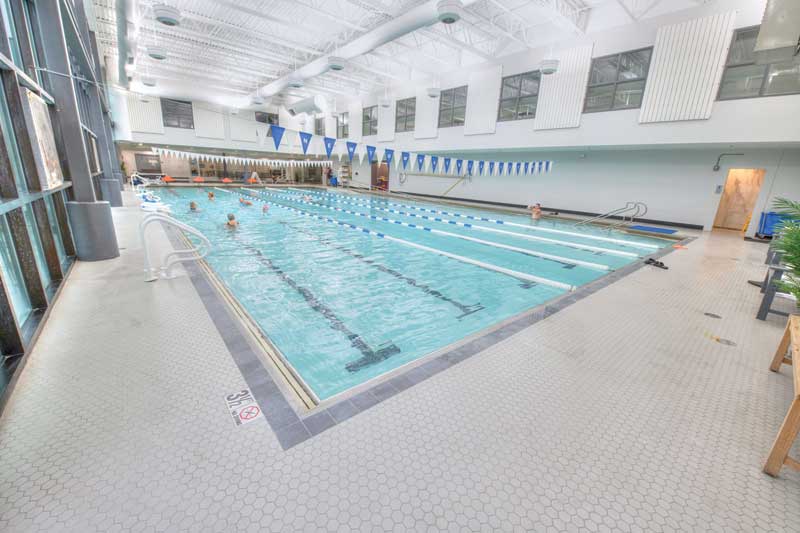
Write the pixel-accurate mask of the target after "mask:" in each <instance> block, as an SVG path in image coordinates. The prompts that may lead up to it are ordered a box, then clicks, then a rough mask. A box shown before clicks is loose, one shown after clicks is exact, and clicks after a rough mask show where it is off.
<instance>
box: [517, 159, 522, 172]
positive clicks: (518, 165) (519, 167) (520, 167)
mask: <svg viewBox="0 0 800 533" xmlns="http://www.w3.org/2000/svg"><path fill="white" fill-rule="evenodd" d="M520 170H522V163H521V162H519V161H517V174H519V171H520Z"/></svg>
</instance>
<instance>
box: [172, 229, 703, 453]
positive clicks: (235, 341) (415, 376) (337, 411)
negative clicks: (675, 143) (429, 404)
mask: <svg viewBox="0 0 800 533" xmlns="http://www.w3.org/2000/svg"><path fill="white" fill-rule="evenodd" d="M167 234H168V236H169V238H170V241H171V242H172V244H173V246H175V247H176V248H182V247H184V242H183V241H182V240H181V239H180V238H179V237H178V235H177V234H176V233H175V230H170V231H167ZM694 240H695V237H689V238H686V239H683V240H681V241H678V242H676V243H675V244H680V245H685V244H688V243H690V242H692V241H694ZM672 251H673V247H672V246H668V247H666V248H663V249H661V250H658V251H657V252H655V253H653V254H650V255H648V256H646V257H642V258H641V259H639V260H638V261H636V262H634V263H631V264H629V265H626V266H624V267H622V268H620V269H618V270H615V271H613V272H611V273H609V274H607V275H605V276H603V277H601V278H599V279H597V280H595V281H592V282H590V283H588V284H586V285H583V286H581V287H579V288H578V289H577V290H576V291H574V292H571V293H567V294H565V295H563V296H561V297H559V298H557V299H555V300H551V301H549V302H546V303H544V304H541V305H539V306H537V307H535V308H533V309H529V310H528V311H525V312H523V313H521V314H519V315H517V316H516V317H511V318H510V319H507V320H506V321H505V322H501V323H500V324H499V325H495V326H491V327H489V328H487V330H484V333H483V334H480V333H479V334H477V336H475V337H474V338H471V339H469V340H467V341H466V342H464V343H463V344H458V345H456V346H454V347H453V348H452V349H450V350H447V351H445V352H443V353H440V354H438V355H435V356H433V357H432V358H431V359H429V360H427V361H423V362H422V363H420V364H418V365H416V366H411V367H410V368H409V369H408V370H405V371H403V372H402V373H400V374H398V375H395V376H392V377H389V378H387V379H385V380H382V381H380V382H378V383H376V384H374V385H373V386H371V387H369V388H367V389H365V390H363V391H361V392H359V393H357V394H355V395H353V396H350V397H349V398H344V399H342V400H340V401H337V402H335V403H333V404H332V405H328V406H323V407H321V408H318V409H315V410H313V411H311V412H309V413H298V412H297V411H296V410H295V409H294V408H293V407H292V405H291V404H290V402H289V401H288V400H287V398H286V396H285V395H284V392H283V390H282V389H281V388H280V387H279V386H278V385H277V384H276V383H275V381H274V380H273V378H272V375H271V374H270V373H269V372H268V371H267V369H266V368H265V367H264V365H263V363H262V360H261V358H260V357H259V356H258V355H257V354H256V352H255V351H254V348H253V347H252V345H251V343H250V341H248V339H247V338H246V336H245V334H244V333H243V332H242V331H241V329H240V328H239V327H238V326H237V323H236V320H238V319H236V318H234V317H233V316H232V314H231V310H230V309H229V308H228V304H227V303H225V301H224V300H223V299H222V297H221V296H220V295H219V293H218V292H217V290H216V289H215V288H214V287H213V286H212V285H211V283H210V281H209V279H208V277H207V274H206V273H205V272H204V271H203V270H202V269H201V268H200V267H199V266H198V265H197V264H195V263H186V264H184V268H185V269H186V271H187V273H188V274H189V279H190V280H191V281H192V284H193V285H194V287H195V289H196V290H197V294H198V296H199V297H200V299H201V300H202V302H203V305H204V306H205V308H206V310H207V311H208V313H209V315H210V316H211V318H212V321H213V322H214V324H215V325H216V326H217V330H218V331H219V334H220V336H221V337H222V339H223V341H224V343H225V346H226V347H227V348H228V350H229V352H230V354H231V357H232V359H233V360H234V362H235V363H236V365H237V367H238V368H239V371H240V372H241V373H242V376H243V377H244V380H245V382H246V383H247V385H248V387H249V388H250V391H251V393H252V394H253V397H254V398H255V399H256V401H257V402H258V404H259V406H260V407H261V409H262V411H263V413H264V417H265V418H266V420H267V422H268V423H269V425H270V427H271V428H272V430H273V431H274V433H275V436H276V437H277V439H278V441H279V442H280V444H281V446H282V447H283V449H284V450H288V449H289V448H291V447H293V446H296V445H298V444H300V443H302V442H304V441H306V440H308V439H310V438H311V437H313V436H315V435H318V434H320V433H322V432H323V431H326V430H327V429H330V428H332V427H333V426H335V425H336V424H340V423H342V422H344V421H345V420H347V419H349V418H352V417H353V416H355V415H357V414H358V413H360V412H362V411H366V410H367V409H369V408H371V407H373V406H375V405H377V404H379V403H381V402H382V401H384V400H387V399H389V398H391V397H392V396H395V395H396V394H398V393H400V392H402V391H404V390H406V389H408V388H410V387H412V386H414V385H416V384H417V383H421V382H422V381H425V380H426V379H428V378H430V377H433V376H435V375H436V374H438V373H440V372H442V371H444V370H446V369H448V368H450V367H452V366H454V365H456V364H458V363H460V362H462V361H464V360H466V359H469V358H470V357H472V356H474V355H476V354H478V353H481V352H483V351H485V350H486V349H487V348H490V347H491V346H494V345H495V344H497V343H499V342H502V341H504V340H505V339H507V338H509V337H511V336H512V335H514V334H516V333H519V332H520V331H522V330H523V329H525V328H527V327H529V326H532V325H534V324H536V323H537V322H539V321H541V320H543V319H545V318H547V317H549V316H551V315H553V314H555V313H557V312H558V311H561V310H562V309H565V308H567V307H569V306H570V305H572V304H574V303H576V302H579V301H580V300H583V299H584V298H586V297H587V296H590V295H592V294H594V293H595V292H597V291H599V290H600V289H602V288H605V287H607V286H609V285H611V284H612V283H614V282H616V281H618V280H620V279H622V278H624V277H626V276H628V275H629V274H632V273H633V272H636V271H637V270H639V269H640V268H642V267H644V266H647V265H645V263H644V261H645V260H646V259H647V258H654V259H658V258H661V257H664V256H666V255H667V254H669V253H671V252H672ZM423 359H424V358H423ZM377 379H380V378H377Z"/></svg>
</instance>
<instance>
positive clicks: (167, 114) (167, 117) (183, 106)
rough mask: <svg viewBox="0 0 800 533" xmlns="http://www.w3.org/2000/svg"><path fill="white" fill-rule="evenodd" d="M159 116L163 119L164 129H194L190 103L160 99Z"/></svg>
mask: <svg viewBox="0 0 800 533" xmlns="http://www.w3.org/2000/svg"><path fill="white" fill-rule="evenodd" d="M161 115H162V116H163V117H164V127H166V128H183V129H187V130H193V129H194V115H193V114H192V103H191V102H184V101H183V100H172V99H170V98H162V99H161Z"/></svg>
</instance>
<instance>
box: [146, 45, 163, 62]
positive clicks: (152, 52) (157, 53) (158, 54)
mask: <svg viewBox="0 0 800 533" xmlns="http://www.w3.org/2000/svg"><path fill="white" fill-rule="evenodd" d="M147 55H148V56H150V57H152V58H153V59H156V60H158V61H164V60H165V59H166V58H167V51H166V50H165V49H164V48H163V47H161V46H150V47H148V48H147Z"/></svg>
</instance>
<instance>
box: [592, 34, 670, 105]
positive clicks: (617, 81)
mask: <svg viewBox="0 0 800 533" xmlns="http://www.w3.org/2000/svg"><path fill="white" fill-rule="evenodd" d="M654 48H655V47H654V46H644V47H642V48H636V49H633V50H625V51H624V52H617V53H615V54H607V55H604V56H598V57H593V58H592V62H591V64H590V65H589V81H588V82H587V83H586V93H585V94H584V98H583V113H606V112H608V111H626V110H630V109H641V108H642V103H641V102H640V103H639V105H638V106H636V107H614V102H615V101H616V96H617V86H618V85H619V84H621V83H633V82H637V81H641V82H644V85H643V86H642V102H644V93H645V91H647V80H648V78H649V77H650V66H651V65H652V64H653V50H654ZM644 50H650V57H648V59H647V68H646V69H645V76H644V78H635V79H632V80H622V81H620V79H619V65H620V62H619V61H618V62H617V75H616V77H615V79H614V81H613V82H606V83H595V84H594V85H592V83H591V77H592V68H593V67H594V62H595V61H599V60H601V59H608V58H610V57H620V58H621V57H622V56H623V55H625V54H633V53H636V52H643V51H644ZM597 87H614V92H613V93H612V94H611V107H609V108H607V109H587V107H586V106H587V105H588V102H589V91H590V90H591V89H595V88H597Z"/></svg>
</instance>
